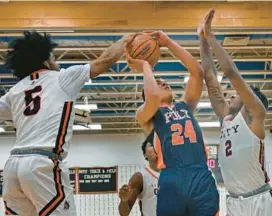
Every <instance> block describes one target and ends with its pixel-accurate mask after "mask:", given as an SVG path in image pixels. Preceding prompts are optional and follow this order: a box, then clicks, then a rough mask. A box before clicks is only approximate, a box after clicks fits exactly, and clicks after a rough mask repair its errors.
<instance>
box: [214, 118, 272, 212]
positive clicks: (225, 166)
mask: <svg viewBox="0 0 272 216" xmlns="http://www.w3.org/2000/svg"><path fill="white" fill-rule="evenodd" d="M218 157H219V163H220V166H221V172H222V176H223V179H224V184H225V187H226V189H227V190H228V191H229V192H232V193H234V194H241V193H247V192H251V191H253V190H255V189H258V188H260V187H262V186H263V185H264V184H265V183H266V182H267V181H268V178H267V175H266V172H265V171H264V143H263V140H260V139H259V138H258V137H257V136H256V135H255V134H254V133H253V132H252V131H251V130H250V128H249V127H248V125H247V123H246V122H245V120H244V118H243V116H242V114H241V113H238V114H237V116H236V117H235V118H234V119H231V117H230V116H226V117H225V118H224V120H223V123H222V128H221V137H220V149H219V153H218ZM271 214H272V213H271Z"/></svg>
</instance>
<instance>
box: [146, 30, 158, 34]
mask: <svg viewBox="0 0 272 216" xmlns="http://www.w3.org/2000/svg"><path fill="white" fill-rule="evenodd" d="M153 32H156V30H155V31H154V30H144V31H143V33H146V34H151V33H153Z"/></svg>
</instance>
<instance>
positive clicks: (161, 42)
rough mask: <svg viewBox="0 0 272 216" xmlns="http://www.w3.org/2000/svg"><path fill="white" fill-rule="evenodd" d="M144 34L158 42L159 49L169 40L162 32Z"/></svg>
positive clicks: (148, 31) (149, 31)
mask: <svg viewBox="0 0 272 216" xmlns="http://www.w3.org/2000/svg"><path fill="white" fill-rule="evenodd" d="M144 33H147V34H149V35H150V36H151V37H154V38H156V39H157V40H158V42H159V45H160V47H165V46H167V44H168V43H169V41H170V40H171V39H170V38H169V37H168V35H167V34H166V33H164V32H163V31H151V30H147V31H144Z"/></svg>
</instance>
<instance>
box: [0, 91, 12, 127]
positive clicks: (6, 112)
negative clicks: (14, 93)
mask: <svg viewBox="0 0 272 216" xmlns="http://www.w3.org/2000/svg"><path fill="white" fill-rule="evenodd" d="M7 97H8V96H7V94H5V95H4V96H2V97H1V98H0V122H1V121H5V120H12V114H11V110H10V106H9V103H8V98H7Z"/></svg>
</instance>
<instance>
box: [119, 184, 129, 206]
mask: <svg viewBox="0 0 272 216" xmlns="http://www.w3.org/2000/svg"><path fill="white" fill-rule="evenodd" d="M131 193H132V192H131V190H130V188H129V186H128V185H123V186H122V187H121V188H120V189H119V197H120V199H121V201H122V202H127V201H128V199H129V197H130V195H131Z"/></svg>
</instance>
